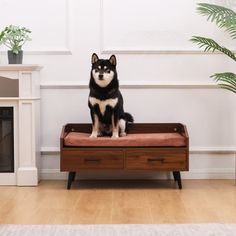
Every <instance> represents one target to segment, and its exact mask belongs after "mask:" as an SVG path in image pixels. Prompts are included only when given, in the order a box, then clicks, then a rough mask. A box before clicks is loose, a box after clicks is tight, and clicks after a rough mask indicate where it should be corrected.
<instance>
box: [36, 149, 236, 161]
mask: <svg viewBox="0 0 236 236" xmlns="http://www.w3.org/2000/svg"><path fill="white" fill-rule="evenodd" d="M40 151H41V154H42V155H59V154H60V148H59V147H41V150H40ZM189 153H190V154H227V155H228V154H233V155H235V158H236V147H190V150H189Z"/></svg>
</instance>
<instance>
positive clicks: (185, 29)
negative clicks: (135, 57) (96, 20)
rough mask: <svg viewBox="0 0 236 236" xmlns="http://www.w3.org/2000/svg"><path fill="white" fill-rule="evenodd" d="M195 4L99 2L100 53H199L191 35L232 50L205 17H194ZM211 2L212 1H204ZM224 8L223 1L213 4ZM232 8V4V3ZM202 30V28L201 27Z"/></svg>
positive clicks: (146, 0) (156, 0)
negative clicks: (205, 38) (203, 37)
mask: <svg viewBox="0 0 236 236" xmlns="http://www.w3.org/2000/svg"><path fill="white" fill-rule="evenodd" d="M198 2H199V1H197V0H191V1H189V0H182V1H172V0H166V1H162V0H140V1H136V0H126V1H115V0H101V48H102V52H103V53H125V54H127V53H135V54H140V53H142V54H148V53H158V54H160V53H162V54H168V53H169V54H180V53H181V54H182V53H184V54H194V53H201V54H202V51H200V50H199V49H197V47H196V45H193V44H192V43H191V42H190V41H189V39H190V38H191V36H192V35H205V36H208V37H213V38H218V39H219V41H220V42H222V41H223V42H224V44H226V45H228V46H230V47H231V48H232V49H235V46H234V42H233V41H232V40H230V39H229V37H227V36H226V33H225V32H223V30H220V29H218V27H217V26H216V25H215V24H214V23H213V24H212V23H210V22H208V23H207V22H206V17H203V16H200V15H199V14H197V13H196V11H195V8H196V4H197V3H198ZM204 2H211V3H212V1H207V0H206V1H204ZM215 2H216V3H217V2H218V4H224V5H225V4H226V1H215ZM229 7H231V8H235V4H233V1H231V4H230V6H229ZM203 26H204V27H203Z"/></svg>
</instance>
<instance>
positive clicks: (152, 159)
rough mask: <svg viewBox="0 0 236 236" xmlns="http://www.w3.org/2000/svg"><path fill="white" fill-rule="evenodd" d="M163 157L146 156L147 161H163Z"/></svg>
mask: <svg viewBox="0 0 236 236" xmlns="http://www.w3.org/2000/svg"><path fill="white" fill-rule="evenodd" d="M164 160H165V158H163V157H158V158H148V159H147V161H148V162H152V161H164Z"/></svg>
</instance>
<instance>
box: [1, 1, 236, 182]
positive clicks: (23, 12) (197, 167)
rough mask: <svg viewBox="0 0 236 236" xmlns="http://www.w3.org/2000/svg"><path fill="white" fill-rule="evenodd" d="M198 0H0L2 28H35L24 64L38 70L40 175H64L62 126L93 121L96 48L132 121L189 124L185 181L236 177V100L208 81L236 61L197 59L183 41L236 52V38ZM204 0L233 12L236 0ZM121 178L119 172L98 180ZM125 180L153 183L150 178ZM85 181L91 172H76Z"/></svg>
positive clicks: (196, 51)
mask: <svg viewBox="0 0 236 236" xmlns="http://www.w3.org/2000/svg"><path fill="white" fill-rule="evenodd" d="M197 2H198V1H195V0H182V1H177V0H176V1H173V0H166V1H163V0H145V1H144V0H121V1H115V0H41V1H30V0H21V1H17V0H0V6H1V14H0V28H1V29H2V28H3V27H4V26H5V25H8V24H17V25H24V26H27V27H29V28H31V29H32V31H33V33H32V38H33V40H32V41H31V42H29V43H27V45H25V47H24V50H25V55H24V63H26V64H34V63H35V64H41V65H43V66H44V69H43V70H42V73H41V76H42V77H41V96H42V100H41V123H42V129H41V130H42V140H41V141H42V154H43V155H42V176H43V177H44V178H64V177H65V175H64V174H60V173H59V154H58V150H59V135H60V131H61V127H62V125H63V124H65V123H69V122H90V117H89V110H88V107H87V97H88V88H87V84H88V81H89V70H90V57H91V54H92V53H93V52H96V53H97V54H98V55H100V56H101V57H104V58H107V57H109V56H110V54H112V53H115V54H116V56H117V59H118V67H117V69H118V74H119V80H120V84H121V90H122V93H123V96H124V99H125V110H127V111H128V112H130V113H132V114H133V115H134V117H135V121H136V122H182V123H185V124H186V125H187V127H188V130H189V135H190V150H191V155H190V172H189V173H186V174H185V175H184V177H185V178H232V177H233V176H234V159H233V158H234V153H233V151H235V150H236V122H235V121H236V109H235V105H236V96H235V94H232V93H230V92H228V91H224V90H221V89H218V88H217V86H216V85H215V84H214V82H213V81H212V80H211V79H210V78H209V76H210V75H212V74H214V73H215V72H224V71H232V72H233V71H235V70H234V67H235V64H234V62H233V61H232V60H230V59H228V58H226V57H225V56H224V55H222V54H217V53H216V54H207V53H203V52H202V51H200V50H199V49H198V48H197V47H196V45H193V44H192V43H191V42H189V39H190V38H191V36H192V35H205V36H209V37H214V38H215V39H217V40H218V41H219V42H221V43H222V42H223V44H224V45H225V46H227V47H229V48H231V49H236V48H235V46H234V43H235V42H232V41H231V40H230V38H229V37H227V34H225V33H224V32H223V31H222V30H219V29H218V28H217V27H216V26H215V25H214V24H212V23H209V22H207V21H206V19H205V18H204V17H203V16H200V15H198V14H197V13H196V10H195V8H196V3H197ZM205 2H211V3H218V4H224V5H226V6H229V7H231V8H233V9H235V10H236V1H223V0H222V1H205ZM9 12H11V14H9ZM14 13H15V15H14ZM13 15H14V18H13V19H12V16H13ZM1 49H2V51H3V50H5V49H4V48H3V47H2V48H1ZM0 63H1V64H3V63H6V54H5V53H4V52H2V53H0ZM99 175H100V174H99ZM91 176H92V177H94V175H90V177H91ZM118 176H120V173H118V174H114V173H110V172H107V173H103V174H102V175H100V177H103V178H106V177H107V178H109V177H114V178H115V177H118ZM122 176H125V177H150V178H153V177H156V175H154V176H153V174H147V173H140V174H135V176H134V175H133V174H131V175H130V174H129V173H126V174H125V175H124V174H122ZM83 177H84V178H87V177H89V176H88V174H86V173H84V174H83V173H82V174H81V178H83ZM96 177H98V175H97V176H96Z"/></svg>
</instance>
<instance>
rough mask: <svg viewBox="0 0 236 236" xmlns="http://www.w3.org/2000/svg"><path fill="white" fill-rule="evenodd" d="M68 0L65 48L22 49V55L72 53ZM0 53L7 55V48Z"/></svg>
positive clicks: (68, 4) (68, 1)
mask: <svg viewBox="0 0 236 236" xmlns="http://www.w3.org/2000/svg"><path fill="white" fill-rule="evenodd" d="M70 1H71V0H65V5H66V7H65V26H66V34H65V41H66V45H65V48H64V47H63V48H58V49H57V48H56V49H52V50H51V49H50V48H49V49H37V48H35V49H30V50H24V55H45V56H46V55H72V52H71V49H70V37H71V28H70ZM0 55H4V56H5V55H7V50H3V51H0Z"/></svg>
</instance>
